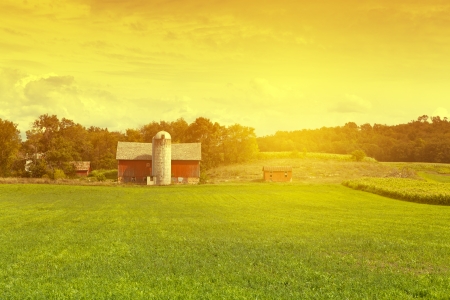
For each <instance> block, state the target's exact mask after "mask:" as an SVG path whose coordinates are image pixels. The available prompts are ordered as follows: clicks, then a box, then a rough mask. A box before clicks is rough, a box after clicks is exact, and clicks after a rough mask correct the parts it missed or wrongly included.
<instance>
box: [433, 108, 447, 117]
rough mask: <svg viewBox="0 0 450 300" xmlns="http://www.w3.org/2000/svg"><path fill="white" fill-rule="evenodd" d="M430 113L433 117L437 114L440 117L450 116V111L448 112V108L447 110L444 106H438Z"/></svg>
mask: <svg viewBox="0 0 450 300" xmlns="http://www.w3.org/2000/svg"><path fill="white" fill-rule="evenodd" d="M431 115H432V116H433V117H437V116H439V117H441V118H444V117H447V118H450V113H449V112H448V110H447V109H446V108H444V107H438V108H436V109H435V111H434V112H433V113H432V114H431Z"/></svg>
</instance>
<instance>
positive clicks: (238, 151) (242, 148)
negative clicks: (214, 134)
mask: <svg viewBox="0 0 450 300" xmlns="http://www.w3.org/2000/svg"><path fill="white" fill-rule="evenodd" d="M223 152H224V160H225V162H227V163H240V162H245V161H248V160H250V159H252V158H253V157H254V156H255V155H256V154H257V153H258V144H257V143H256V135H255V129H253V128H251V127H245V126H242V125H239V124H234V125H232V126H229V127H228V128H226V129H225V130H224V136H223Z"/></svg>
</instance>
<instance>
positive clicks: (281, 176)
mask: <svg viewBox="0 0 450 300" xmlns="http://www.w3.org/2000/svg"><path fill="white" fill-rule="evenodd" d="M263 178H264V181H273V182H291V181H292V171H264V174H263Z"/></svg>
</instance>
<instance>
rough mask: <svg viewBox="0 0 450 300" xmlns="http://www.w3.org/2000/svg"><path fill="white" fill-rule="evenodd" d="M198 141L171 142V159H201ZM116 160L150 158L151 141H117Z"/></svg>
mask: <svg viewBox="0 0 450 300" xmlns="http://www.w3.org/2000/svg"><path fill="white" fill-rule="evenodd" d="M201 149H202V148H201V144H200V143H183V144H172V160H201V159H202V151H201ZM116 159H117V160H152V143H132V142H118V143H117V154H116Z"/></svg>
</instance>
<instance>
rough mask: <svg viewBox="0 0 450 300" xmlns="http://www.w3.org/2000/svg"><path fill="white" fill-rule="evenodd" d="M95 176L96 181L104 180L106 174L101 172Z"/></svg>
mask: <svg viewBox="0 0 450 300" xmlns="http://www.w3.org/2000/svg"><path fill="white" fill-rule="evenodd" d="M95 178H96V179H97V181H105V180H106V176H105V174H103V173H99V174H97V175H96V176H95Z"/></svg>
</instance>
